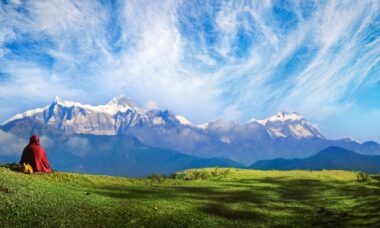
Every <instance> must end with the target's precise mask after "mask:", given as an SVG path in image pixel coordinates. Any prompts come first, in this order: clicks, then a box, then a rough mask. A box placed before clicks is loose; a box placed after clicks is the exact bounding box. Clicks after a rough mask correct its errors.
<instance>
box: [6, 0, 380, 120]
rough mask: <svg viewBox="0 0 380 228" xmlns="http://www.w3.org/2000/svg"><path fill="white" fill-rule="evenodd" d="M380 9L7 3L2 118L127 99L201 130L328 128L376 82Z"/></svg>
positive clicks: (370, 4) (373, 4) (348, 4)
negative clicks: (243, 124)
mask: <svg viewBox="0 0 380 228" xmlns="http://www.w3.org/2000/svg"><path fill="white" fill-rule="evenodd" d="M378 12H380V6H379V3H378V1H375V0H373V1H366V2H364V3H363V2H355V1H343V2H342V1H327V2H323V3H321V2H319V1H294V2H291V3H284V2H283V1H275V0H274V1H269V0H268V1H253V2H244V3H243V2H240V1H217V2H216V3H215V2H211V1H200V2H197V1H190V2H189V1H163V2H160V3H158V2H155V1H125V2H124V1H115V2H97V1H80V2H77V1H69V0H59V1H49V2H46V1H25V2H20V3H17V2H16V1H15V3H12V2H10V3H8V4H6V3H2V5H1V8H0V24H1V26H0V88H1V90H0V91H1V92H0V105H1V106H3V107H8V108H6V109H4V110H2V113H0V115H1V118H2V119H6V118H7V117H9V116H10V115H11V114H14V113H16V112H19V111H23V110H22V109H25V108H30V107H33V106H36V105H37V104H38V105H40V104H45V103H48V102H49V101H51V100H52V99H53V97H54V96H55V95H59V96H62V97H64V98H66V99H73V100H79V101H82V102H87V103H92V104H99V103H104V102H105V101H106V100H107V99H109V98H111V97H113V96H115V95H117V94H119V93H124V94H127V95H129V96H131V97H132V98H133V99H134V100H136V101H137V102H138V103H140V104H145V103H148V102H149V101H151V100H154V102H155V104H156V105H157V106H159V107H167V108H169V109H171V110H173V111H174V112H176V113H179V114H182V115H185V116H187V117H188V118H189V119H191V120H192V122H195V123H197V122H198V123H199V122H203V121H206V120H210V119H217V118H221V117H223V118H225V117H226V118H227V119H238V120H240V121H246V120H248V119H250V118H252V117H257V118H261V117H265V116H267V115H269V114H272V113H274V112H276V111H280V110H295V111H298V112H300V113H302V114H303V115H305V116H307V117H310V118H312V119H318V118H319V119H321V120H322V121H323V118H327V117H328V116H330V115H334V114H336V113H344V111H345V110H348V109H350V107H352V106H353V105H354V104H355V102H356V98H355V96H356V93H357V92H358V91H361V90H365V89H366V88H367V87H369V86H373V85H374V84H376V83H378V82H379V81H380V77H379V74H378V73H377V71H376V70H375V69H378V67H379V53H380V50H379V47H380V45H379V18H380V16H379V13H378ZM41 91H43V92H41ZM20 100H23V101H22V102H20ZM16 101H17V104H15V102H16ZM378 108H379V109H380V107H378Z"/></svg>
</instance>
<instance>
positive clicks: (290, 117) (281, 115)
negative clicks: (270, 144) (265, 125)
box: [266, 111, 305, 122]
mask: <svg viewBox="0 0 380 228" xmlns="http://www.w3.org/2000/svg"><path fill="white" fill-rule="evenodd" d="M302 119H305V118H304V117H303V116H301V115H299V114H298V113H297V112H284V111H281V112H278V113H277V114H275V115H273V116H270V117H269V118H267V119H266V121H272V122H273V121H298V120H302Z"/></svg>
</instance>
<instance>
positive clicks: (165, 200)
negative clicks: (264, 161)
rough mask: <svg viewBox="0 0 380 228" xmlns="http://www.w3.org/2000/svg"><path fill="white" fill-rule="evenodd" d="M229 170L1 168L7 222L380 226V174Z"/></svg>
mask: <svg viewBox="0 0 380 228" xmlns="http://www.w3.org/2000/svg"><path fill="white" fill-rule="evenodd" d="M225 170H226V169H202V170H189V171H186V172H185V174H186V175H188V176H194V175H193V174H191V172H202V173H203V174H202V175H198V176H197V175H196V176H197V178H198V179H197V178H192V179H197V180H183V179H186V178H185V176H186V175H183V174H184V173H180V174H178V175H176V178H179V179H167V178H161V177H159V178H157V176H153V177H152V178H150V179H149V178H147V179H132V178H121V177H110V176H96V175H81V174H73V173H62V172H57V173H53V174H49V175H28V174H23V173H19V172H15V171H12V170H10V169H8V168H4V167H0V227H4V226H5V227H14V226H25V227H26V226H27V227H30V226H33V227H35V226H54V227H59V226H69V227H83V226H85V227H103V226H104V227H120V226H138V227H141V226H144V227H151V226H154V227H174V226H175V227H178V226H185V227H189V226H190V227H218V226H219V227H220V226H236V227H241V226H253V227H257V226H258V227H268V226H270V227H272V226H321V227H326V226H331V227H339V226H345V227H346V226H352V227H356V226H375V225H376V224H377V225H378V224H380V216H379V213H380V176H371V178H370V179H369V181H367V182H358V181H357V180H356V178H357V173H355V172H346V171H254V170H239V169H229V171H225ZM189 173H190V174H189ZM205 173H207V174H205ZM199 178H203V179H199ZM187 179H189V178H187ZM190 179H191V178H190Z"/></svg>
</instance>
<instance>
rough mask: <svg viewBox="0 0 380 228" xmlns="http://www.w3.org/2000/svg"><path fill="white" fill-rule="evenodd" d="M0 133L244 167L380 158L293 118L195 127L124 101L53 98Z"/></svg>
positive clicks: (376, 149) (369, 146)
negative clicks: (335, 149)
mask: <svg viewBox="0 0 380 228" xmlns="http://www.w3.org/2000/svg"><path fill="white" fill-rule="evenodd" d="M0 129H2V130H4V131H6V132H11V133H14V134H18V135H23V137H26V136H28V135H30V134H31V133H39V134H42V135H50V136H51V137H55V135H61V134H65V135H69V136H70V135H77V134H81V135H105V136H110V137H115V138H117V137H116V136H120V135H124V134H128V135H132V136H133V137H136V138H137V139H138V140H140V141H141V142H142V143H143V144H145V145H148V146H151V147H155V148H163V149H170V150H175V151H180V152H183V153H187V154H190V155H196V156H200V157H208V158H211V157H225V158H229V159H232V160H235V161H238V162H241V163H245V164H251V163H253V162H254V161H257V160H262V159H273V158H276V157H283V158H294V157H307V156H310V155H312V154H314V153H317V152H319V151H321V150H323V149H324V148H326V147H328V146H340V147H343V148H346V149H350V150H353V151H355V152H358V153H369V154H379V153H380V145H379V144H377V143H363V144H360V143H358V142H356V141H354V140H347V139H343V140H329V139H326V138H325V137H324V136H323V134H322V133H321V132H320V131H319V130H318V128H317V127H316V126H315V125H313V124H312V123H310V122H308V121H307V120H306V119H305V118H304V117H302V116H301V115H299V114H297V113H286V112H280V113H277V114H275V115H273V116H270V117H269V118H267V119H264V120H256V119H252V120H250V121H249V122H247V123H245V124H239V123H238V122H234V121H225V120H216V121H210V122H207V123H204V124H201V125H195V124H193V123H191V122H190V121H189V120H187V119H186V118H185V117H183V116H181V115H175V114H173V113H172V112H170V111H167V110H164V111H162V110H156V109H147V108H141V107H140V106H138V105H136V104H135V103H133V101H132V100H131V99H130V98H128V97H126V96H118V97H115V98H113V99H112V100H111V101H110V102H108V103H107V104H105V105H98V106H92V105H86V104H81V103H78V102H72V101H65V100H62V99H60V98H58V97H57V98H56V99H55V101H54V102H52V103H51V104H50V105H47V106H45V107H42V108H37V109H33V110H29V111H26V112H24V113H21V114H17V115H15V116H13V117H12V118H11V119H9V120H8V121H5V122H4V123H3V124H2V125H0ZM111 149H112V148H111Z"/></svg>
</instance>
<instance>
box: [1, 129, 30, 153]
mask: <svg viewBox="0 0 380 228" xmlns="http://www.w3.org/2000/svg"><path fill="white" fill-rule="evenodd" d="M26 144H27V142H25V140H23V139H21V138H18V137H17V136H15V135H14V134H12V133H8V132H5V131H2V130H0V155H19V156H21V154H22V151H23V149H24V147H25V146H26Z"/></svg>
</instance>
